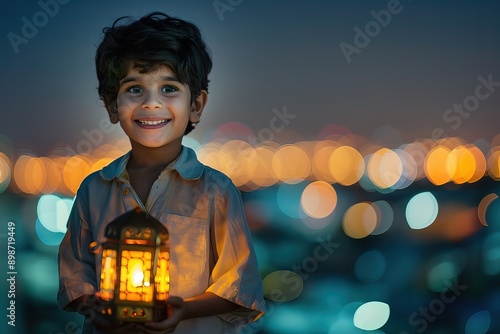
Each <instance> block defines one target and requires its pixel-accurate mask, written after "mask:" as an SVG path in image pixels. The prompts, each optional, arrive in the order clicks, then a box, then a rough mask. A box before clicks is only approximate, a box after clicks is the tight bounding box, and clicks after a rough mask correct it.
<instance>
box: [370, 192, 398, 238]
mask: <svg viewBox="0 0 500 334" xmlns="http://www.w3.org/2000/svg"><path fill="white" fill-rule="evenodd" d="M371 205H372V207H373V209H374V210H375V212H376V213H377V226H376V227H375V229H374V230H373V231H372V233H371V234H372V235H379V234H382V233H385V232H387V231H388V230H389V229H390V228H391V226H392V224H393V222H394V210H393V209H392V207H391V205H390V204H389V203H387V202H386V201H384V200H380V201H375V202H373V203H371Z"/></svg>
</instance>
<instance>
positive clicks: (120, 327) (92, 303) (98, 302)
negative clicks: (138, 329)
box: [77, 293, 135, 334]
mask: <svg viewBox="0 0 500 334" xmlns="http://www.w3.org/2000/svg"><path fill="white" fill-rule="evenodd" d="M103 309H104V305H103V300H102V299H101V298H100V297H99V294H98V293H96V294H95V295H93V296H92V295H89V296H85V298H83V300H82V301H81V303H80V304H79V306H78V309H77V311H78V313H80V314H82V315H84V316H85V321H86V322H92V324H93V325H94V326H95V328H96V329H97V330H99V331H101V332H103V333H107V334H126V333H131V332H132V330H133V329H134V328H135V324H133V323H123V322H119V321H116V320H112V319H109V318H108V317H106V316H104V315H103V314H102V310H103Z"/></svg>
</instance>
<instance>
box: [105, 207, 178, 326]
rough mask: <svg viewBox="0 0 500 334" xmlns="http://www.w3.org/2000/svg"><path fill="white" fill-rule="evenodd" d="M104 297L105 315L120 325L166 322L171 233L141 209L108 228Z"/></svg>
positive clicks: (117, 219) (119, 219) (131, 212)
mask: <svg viewBox="0 0 500 334" xmlns="http://www.w3.org/2000/svg"><path fill="white" fill-rule="evenodd" d="M105 236H106V238H107V240H106V242H105V243H104V245H103V247H102V267H101V285H100V297H101V299H102V300H103V301H104V302H103V304H104V306H105V308H104V310H103V314H106V315H108V316H109V317H111V318H113V319H115V320H118V321H133V322H146V321H160V320H163V319H165V318H166V316H167V312H166V300H167V298H168V293H169V284H170V276H169V247H168V231H167V229H166V227H165V226H163V225H162V224H161V223H160V222H159V221H157V220H156V219H154V218H153V217H151V216H150V215H148V214H146V213H145V212H143V211H142V210H140V209H137V210H134V211H130V212H127V213H125V214H124V215H122V216H120V217H118V218H116V219H115V220H114V221H112V222H111V223H109V224H108V226H106V230H105Z"/></svg>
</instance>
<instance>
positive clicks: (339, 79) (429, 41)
mask: <svg viewBox="0 0 500 334" xmlns="http://www.w3.org/2000/svg"><path fill="white" fill-rule="evenodd" d="M42 3H43V2H42ZM214 3H215V4H217V3H216V2H214V1H160V2H158V1H142V2H141V3H140V4H137V2H135V1H106V2H101V1H99V2H97V1H94V2H92V1H90V2H89V1H85V2H83V1H68V2H67V3H66V4H60V5H59V8H52V7H51V9H50V10H51V11H52V14H53V17H50V15H43V14H40V13H39V12H40V11H41V10H42V7H41V6H40V4H37V2H36V1H31V2H28V1H24V2H22V4H21V2H16V3H14V2H9V3H8V4H4V5H3V10H2V12H1V14H0V15H1V19H0V29H1V34H2V35H3V36H4V38H3V39H2V43H0V48H1V55H2V62H1V63H2V69H3V70H2V73H3V80H1V83H0V85H1V87H0V89H1V91H2V101H3V103H2V116H3V121H2V122H1V125H0V134H1V135H3V136H4V138H3V141H4V142H6V141H7V140H6V139H5V137H7V138H8V139H9V140H10V141H11V143H10V144H4V146H6V145H7V146H11V147H14V149H15V150H31V151H32V152H33V153H34V154H35V155H42V156H43V155H47V154H49V153H50V152H51V150H52V149H53V148H54V147H55V146H57V145H61V144H68V145H70V146H72V147H75V146H76V145H77V143H78V142H79V141H81V140H83V139H85V136H84V134H83V132H82V131H91V130H92V129H99V122H100V121H101V120H102V119H104V118H106V117H107V116H106V113H105V110H104V108H103V107H102V102H101V101H100V100H99V99H98V96H97V90H96V87H97V80H96V77H95V70H94V55H95V50H96V45H97V44H98V43H99V41H100V39H101V37H102V36H101V30H102V28H103V27H106V26H109V25H111V24H112V22H113V21H114V20H115V19H116V18H118V17H120V16H124V15H129V16H133V17H140V16H142V15H144V14H147V13H149V12H151V11H156V10H158V11H164V12H166V13H168V14H171V15H173V16H178V17H181V18H184V19H186V20H189V21H192V22H194V23H196V24H197V25H198V26H199V27H200V29H201V31H202V34H203V35H204V38H205V40H206V42H207V44H208V45H209V47H210V49H211V51H212V55H213V60H214V68H213V71H212V73H211V75H210V80H211V84H210V87H209V91H210V96H209V102H208V106H207V108H206V109H205V114H204V117H203V119H202V122H201V124H200V127H199V128H198V129H197V130H196V131H195V132H193V134H192V136H193V137H194V138H196V139H197V140H199V141H206V136H207V133H209V132H210V131H212V130H213V129H215V128H217V127H219V126H220V125H221V124H223V123H225V122H240V123H244V124H246V125H247V126H248V127H250V128H251V129H252V130H253V131H255V133H258V132H259V130H261V129H263V128H265V127H269V122H270V120H271V118H272V117H273V116H274V114H273V113H272V110H273V109H278V110H281V111H282V110H284V108H286V111H287V113H288V114H290V115H294V116H295V117H294V118H293V119H292V118H290V120H291V121H290V124H287V130H289V131H291V132H292V133H293V134H294V136H295V138H293V139H296V140H314V139H316V138H317V135H318V134H319V133H320V131H321V130H322V129H323V127H324V126H325V125H328V124H338V125H341V126H343V127H346V128H347V129H348V130H349V131H351V132H352V133H355V134H357V135H360V136H364V137H366V138H368V139H373V140H376V139H378V138H380V137H390V138H391V140H393V142H390V143H386V144H388V145H393V146H394V145H399V144H401V143H404V142H411V141H414V140H416V139H418V138H432V137H444V136H459V137H462V138H464V139H465V140H467V141H468V142H473V141H475V140H477V139H480V138H483V139H485V140H487V141H491V139H492V138H493V137H494V136H495V135H496V134H497V133H498V125H497V122H495V121H494V120H495V119H497V117H498V116H496V114H495V113H496V112H497V111H498V105H499V101H500V93H499V92H498V90H499V88H500V87H499V85H500V84H498V82H500V62H499V61H498V59H500V43H499V42H500V34H499V32H500V20H498V17H499V14H500V5H499V4H498V2H495V1H440V2H439V3H436V2H435V1H408V0H404V1H401V2H398V1H388V2H387V1H355V2H347V1H343V2H342V1H310V2H307V4H306V3H305V2H303V1H286V2H284V1H270V2H267V1H266V2H263V1H234V2H233V4H238V3H239V4H238V5H236V6H233V7H231V6H229V7H220V8H222V9H219V10H216V8H215V7H216V6H215V5H214ZM387 13H389V14H390V17H388V16H387ZM377 17H378V20H379V21H377ZM26 22H28V23H31V24H34V23H36V24H37V25H38V27H37V26H36V25H34V27H35V28H36V30H35V31H33V30H29V27H26V26H27V25H28V24H27V23H26ZM378 22H382V23H381V24H380V23H378ZM360 31H361V33H360ZM23 34H24V35H23ZM363 34H364V36H363ZM25 35H26V36H27V37H28V38H25V37H24V36H25ZM342 46H343V47H342ZM343 50H344V51H343ZM479 77H482V78H484V80H486V81H488V80H489V81H492V82H493V84H492V85H491V86H490V91H487V90H485V88H481V89H480V93H483V94H484V93H489V94H488V97H487V98H484V99H481V100H479V99H475V100H474V98H469V99H468V100H467V98H468V97H470V96H475V94H476V93H475V92H476V88H477V87H478V85H480V84H481V81H480V79H479ZM477 102H478V103H477ZM464 103H468V108H469V110H470V111H467V110H465V109H463V108H462V113H459V112H458V111H456V110H453V106H454V105H460V104H464ZM448 109H450V110H449V111H448V112H447V110H448ZM440 129H441V130H440ZM111 136H123V132H122V131H121V129H119V127H118V126H116V129H115V130H113V132H112V133H111V134H107V135H106V137H105V138H104V140H105V141H106V140H109V139H111Z"/></svg>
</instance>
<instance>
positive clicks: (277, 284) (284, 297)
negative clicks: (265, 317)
mask: <svg viewBox="0 0 500 334" xmlns="http://www.w3.org/2000/svg"><path fill="white" fill-rule="evenodd" d="M262 285H263V288H264V297H265V298H267V299H270V300H272V301H275V302H279V303H284V302H289V301H292V300H294V299H296V298H297V297H299V296H300V294H301V293H302V289H303V286H304V282H303V280H302V277H300V275H298V274H296V273H295V272H293V271H290V270H278V271H275V272H272V273H270V274H269V275H267V276H266V277H265V278H264V279H263V280H262Z"/></svg>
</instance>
